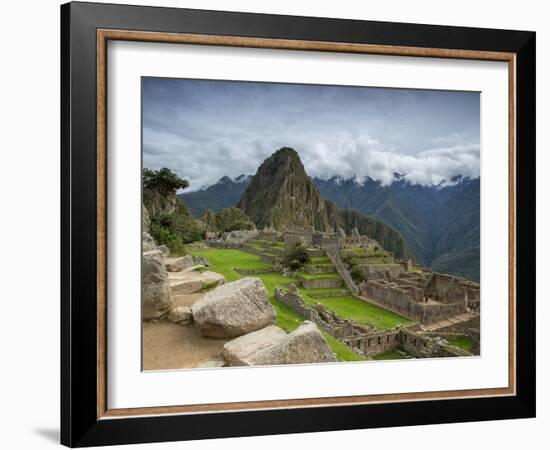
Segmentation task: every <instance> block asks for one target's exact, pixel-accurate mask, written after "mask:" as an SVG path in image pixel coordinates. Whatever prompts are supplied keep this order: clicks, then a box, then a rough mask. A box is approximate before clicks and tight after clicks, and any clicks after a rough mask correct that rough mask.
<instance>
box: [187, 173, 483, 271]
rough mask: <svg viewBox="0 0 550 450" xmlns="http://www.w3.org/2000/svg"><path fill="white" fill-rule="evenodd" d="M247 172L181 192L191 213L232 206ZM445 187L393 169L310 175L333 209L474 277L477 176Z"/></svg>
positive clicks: (444, 267)
mask: <svg viewBox="0 0 550 450" xmlns="http://www.w3.org/2000/svg"><path fill="white" fill-rule="evenodd" d="M251 178H252V177H251V176H244V175H241V176H240V177H238V178H236V179H234V180H232V179H230V178H229V177H223V178H222V179H221V180H220V181H218V182H217V183H216V184H214V185H211V186H208V187H205V188H203V189H201V190H199V191H195V192H189V193H185V194H181V198H182V199H183V200H184V201H185V203H186V204H187V205H188V206H189V209H190V210H191V212H192V213H193V215H194V216H195V217H197V216H200V215H202V214H203V213H204V212H205V211H206V209H209V208H210V209H212V210H213V211H214V212H218V211H221V210H222V209H224V208H227V207H230V206H235V205H236V204H237V202H238V201H239V199H240V197H241V195H242V193H243V192H244V191H245V189H246V187H247V186H248V183H249V182H250V180H251ZM451 181H453V183H454V184H452V185H448V186H420V185H415V184H410V183H408V182H407V181H405V180H403V178H402V177H401V175H399V174H396V176H395V180H394V182H393V183H391V184H390V185H388V186H384V185H382V183H381V182H380V181H377V180H373V179H371V178H368V177H367V178H366V179H365V180H364V182H363V183H358V182H357V181H356V180H354V179H345V180H344V179H341V178H337V177H334V178H331V179H329V180H321V179H318V178H314V179H313V182H314V183H315V185H316V186H317V187H318V189H319V192H320V194H321V195H322V196H323V197H324V198H325V199H327V200H331V201H332V202H334V203H335V204H336V205H337V206H338V207H339V208H344V209H351V210H354V211H358V212H362V213H365V214H367V215H370V216H372V217H374V218H377V219H379V220H381V221H383V222H384V223H386V224H388V225H390V226H392V227H394V228H395V229H396V230H398V231H399V233H400V234H401V236H402V237H403V238H404V239H405V241H406V242H407V244H408V245H409V247H410V248H411V250H412V252H413V254H414V256H415V258H416V259H417V260H418V262H420V263H421V264H422V265H424V266H426V267H429V268H431V269H433V270H436V271H440V272H444V273H452V274H456V275H461V276H464V277H466V278H469V279H471V280H474V281H479V233H480V221H479V208H480V204H479V198H480V197H479V189H480V187H479V178H477V179H469V178H462V177H456V178H455V179H453V180H451Z"/></svg>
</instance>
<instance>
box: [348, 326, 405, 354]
mask: <svg viewBox="0 0 550 450" xmlns="http://www.w3.org/2000/svg"><path fill="white" fill-rule="evenodd" d="M344 342H345V343H346V344H348V346H350V347H352V348H355V349H358V350H360V351H361V352H362V353H364V354H365V355H368V356H376V355H378V354H380V353H384V352H389V351H391V350H395V349H396V348H398V347H400V346H401V339H400V331H399V329H393V330H389V331H383V332H379V333H372V334H369V335H368V336H358V337H352V338H347V339H344Z"/></svg>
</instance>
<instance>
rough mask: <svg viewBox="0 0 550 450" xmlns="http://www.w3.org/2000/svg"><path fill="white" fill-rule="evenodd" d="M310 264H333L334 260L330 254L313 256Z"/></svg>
mask: <svg viewBox="0 0 550 450" xmlns="http://www.w3.org/2000/svg"><path fill="white" fill-rule="evenodd" d="M309 264H329V265H331V264H332V262H331V260H330V259H329V257H328V256H312V257H311V258H309Z"/></svg>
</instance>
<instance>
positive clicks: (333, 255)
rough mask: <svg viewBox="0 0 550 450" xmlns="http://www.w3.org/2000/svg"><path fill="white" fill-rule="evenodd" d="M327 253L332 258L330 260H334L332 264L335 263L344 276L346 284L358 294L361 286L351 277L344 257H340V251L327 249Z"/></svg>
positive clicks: (337, 269) (339, 272)
mask: <svg viewBox="0 0 550 450" xmlns="http://www.w3.org/2000/svg"><path fill="white" fill-rule="evenodd" d="M326 254H327V256H328V258H329V259H330V261H331V262H332V264H334V267H335V268H336V271H337V272H338V274H339V275H340V276H341V277H342V280H343V281H344V284H345V285H346V286H347V288H348V289H349V290H350V292H352V293H353V294H355V295H358V294H359V287H358V286H357V284H356V283H355V281H353V278H351V275H350V273H349V271H348V269H347V267H346V265H345V264H344V262H343V261H342V258H340V251H339V250H338V249H336V250H332V249H327V251H326Z"/></svg>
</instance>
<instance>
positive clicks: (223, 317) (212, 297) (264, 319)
mask: <svg viewBox="0 0 550 450" xmlns="http://www.w3.org/2000/svg"><path fill="white" fill-rule="evenodd" d="M192 310H193V318H194V319H195V325H196V326H197V329H198V331H199V333H200V335H201V336H208V337H214V338H228V337H236V336H241V335H243V334H246V333H251V332H252V331H256V330H259V329H261V328H264V327H266V326H267V325H271V324H272V323H273V322H275V310H274V309H273V306H271V304H270V303H269V300H268V297H267V290H266V288H265V286H264V284H263V283H262V281H261V280H260V279H259V278H241V279H240V280H237V281H234V282H232V283H227V284H224V285H222V286H219V287H217V288H216V289H214V290H213V291H210V292H208V293H207V294H206V295H205V296H204V297H203V298H201V299H199V300H197V301H196V302H195V304H194V305H193V307H192Z"/></svg>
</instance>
